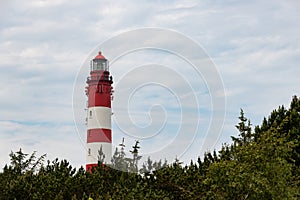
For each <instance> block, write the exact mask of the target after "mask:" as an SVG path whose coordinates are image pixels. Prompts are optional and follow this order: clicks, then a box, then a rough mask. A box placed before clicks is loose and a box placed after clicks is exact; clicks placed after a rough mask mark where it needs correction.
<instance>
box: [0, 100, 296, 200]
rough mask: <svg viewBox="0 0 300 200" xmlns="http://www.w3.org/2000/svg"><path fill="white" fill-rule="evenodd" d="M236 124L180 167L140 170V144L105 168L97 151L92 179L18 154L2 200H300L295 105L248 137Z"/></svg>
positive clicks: (1, 178) (244, 126)
mask: <svg viewBox="0 0 300 200" xmlns="http://www.w3.org/2000/svg"><path fill="white" fill-rule="evenodd" d="M239 120H240V122H239V123H238V124H237V125H236V128H237V129H238V131H239V135H238V137H237V138H235V137H232V140H233V141H232V144H224V145H223V146H222V148H221V149H220V150H219V151H215V150H214V151H213V152H206V153H205V154H204V156H203V158H202V159H201V158H200V157H199V158H198V160H197V161H196V162H194V161H191V163H190V164H189V165H185V166H184V165H183V163H182V162H180V161H179V160H178V159H177V158H176V160H175V161H174V162H173V163H172V164H169V165H167V163H166V161H165V162H162V161H158V162H157V161H152V160H151V159H150V158H148V159H147V160H146V161H145V162H144V163H143V164H142V167H141V169H138V166H139V165H138V161H139V160H140V159H141V157H140V156H139V148H140V146H139V143H138V142H136V143H135V145H134V146H133V147H132V150H131V151H130V156H129V157H126V153H125V151H124V149H125V144H124V140H123V141H122V143H121V144H120V145H119V148H117V149H116V151H115V153H114V155H113V157H112V166H111V167H107V166H103V165H101V161H103V159H104V156H105V155H104V154H103V151H102V150H101V149H100V150H99V152H98V153H99V161H100V162H99V166H98V167H96V168H94V169H92V171H91V172H87V171H85V169H83V168H82V167H81V168H79V169H75V168H73V167H72V166H71V165H70V164H69V162H68V161H66V160H61V161H59V160H58V159H55V160H53V161H47V162H46V163H44V164H43V160H44V157H45V155H43V156H41V157H39V158H37V157H36V153H35V152H34V153H33V154H31V155H29V154H25V153H23V152H22V150H21V149H20V150H19V151H17V152H15V153H13V152H12V153H10V155H9V156H10V158H11V163H10V165H5V166H4V168H3V171H2V172H1V173H0V199H73V200H77V199H78V200H79V199H80V200H81V199H89V200H91V199H93V200H96V199H164V200H169V199H299V198H300V180H299V177H300V170H299V164H300V142H299V141H300V100H299V99H298V98H297V97H296V96H295V97H293V99H292V101H291V104H290V108H289V109H286V108H284V107H283V106H280V107H279V108H278V109H277V110H273V111H272V113H271V115H270V116H269V117H267V118H264V119H263V122H262V124H261V126H256V127H255V128H254V131H252V128H251V126H252V125H251V123H250V120H249V119H247V118H246V117H245V113H244V111H243V110H241V112H240V117H239ZM116 169H122V170H116ZM130 172H136V173H130ZM137 172H139V173H137Z"/></svg>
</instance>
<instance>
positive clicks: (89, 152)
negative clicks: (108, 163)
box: [88, 148, 91, 156]
mask: <svg viewBox="0 0 300 200" xmlns="http://www.w3.org/2000/svg"><path fill="white" fill-rule="evenodd" d="M88 154H89V156H90V155H91V149H90V148H89V151H88Z"/></svg>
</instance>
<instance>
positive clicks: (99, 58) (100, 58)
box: [93, 51, 106, 60]
mask: <svg viewBox="0 0 300 200" xmlns="http://www.w3.org/2000/svg"><path fill="white" fill-rule="evenodd" d="M93 60H106V58H105V57H104V56H103V55H102V53H101V51H99V52H98V55H97V56H96V57H95V58H94V59H93Z"/></svg>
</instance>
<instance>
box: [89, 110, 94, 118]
mask: <svg viewBox="0 0 300 200" xmlns="http://www.w3.org/2000/svg"><path fill="white" fill-rule="evenodd" d="M92 115H93V113H92V111H91V110H90V119H91V118H92Z"/></svg>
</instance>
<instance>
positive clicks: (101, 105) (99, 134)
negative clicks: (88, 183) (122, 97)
mask: <svg viewBox="0 0 300 200" xmlns="http://www.w3.org/2000/svg"><path fill="white" fill-rule="evenodd" d="M86 83H87V87H86V91H85V92H86V95H87V97H88V103H87V106H88V108H87V140H86V141H87V155H86V170H91V168H92V167H93V166H97V165H98V163H101V164H110V163H111V155H112V145H111V143H112V133H111V115H112V112H111V99H112V92H113V90H112V83H113V80H112V76H110V73H109V63H108V60H107V59H106V58H105V57H104V56H103V55H102V53H101V52H99V53H98V55H97V56H96V57H95V58H94V59H93V60H92V61H91V62H90V76H89V77H88V78H87V81H86Z"/></svg>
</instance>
